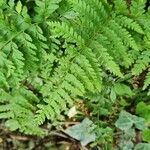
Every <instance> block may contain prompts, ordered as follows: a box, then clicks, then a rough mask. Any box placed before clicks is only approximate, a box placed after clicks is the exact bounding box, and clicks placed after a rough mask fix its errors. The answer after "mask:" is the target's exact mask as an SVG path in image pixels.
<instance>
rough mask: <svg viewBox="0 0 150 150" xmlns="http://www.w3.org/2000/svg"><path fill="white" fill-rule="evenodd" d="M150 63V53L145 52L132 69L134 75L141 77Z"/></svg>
mask: <svg viewBox="0 0 150 150" xmlns="http://www.w3.org/2000/svg"><path fill="white" fill-rule="evenodd" d="M149 63H150V51H149V50H146V51H143V52H142V54H141V55H140V56H139V57H138V59H137V61H136V63H135V65H134V67H133V68H132V74H133V75H139V74H141V73H142V71H143V70H145V69H146V68H147V66H148V64H149Z"/></svg>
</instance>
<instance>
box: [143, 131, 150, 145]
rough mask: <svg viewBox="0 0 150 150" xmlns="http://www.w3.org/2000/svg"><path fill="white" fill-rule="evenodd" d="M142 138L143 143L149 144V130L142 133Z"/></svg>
mask: <svg viewBox="0 0 150 150" xmlns="http://www.w3.org/2000/svg"><path fill="white" fill-rule="evenodd" d="M142 138H143V141H145V142H150V129H146V130H143V131H142Z"/></svg>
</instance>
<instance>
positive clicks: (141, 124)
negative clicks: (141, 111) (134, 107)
mask: <svg viewBox="0 0 150 150" xmlns="http://www.w3.org/2000/svg"><path fill="white" fill-rule="evenodd" d="M115 125H116V127H117V128H119V129H121V130H123V131H127V130H129V129H130V128H132V127H133V125H135V127H136V128H137V129H139V130H142V129H144V128H145V120H144V119H143V118H141V117H137V116H135V115H132V114H130V113H128V112H126V111H122V112H121V113H120V116H119V119H118V120H117V121H116V123H115Z"/></svg>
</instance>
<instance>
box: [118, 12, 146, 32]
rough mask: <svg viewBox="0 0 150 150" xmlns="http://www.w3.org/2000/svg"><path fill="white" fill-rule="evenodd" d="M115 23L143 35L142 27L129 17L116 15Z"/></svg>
mask: <svg viewBox="0 0 150 150" xmlns="http://www.w3.org/2000/svg"><path fill="white" fill-rule="evenodd" d="M115 21H116V22H118V23H119V24H120V25H121V26H123V27H125V28H127V29H130V30H133V31H135V32H137V33H139V34H144V31H143V29H142V27H141V26H140V25H139V24H138V23H137V22H136V21H135V20H133V19H131V18H129V17H126V16H123V15H118V16H116V17H115Z"/></svg>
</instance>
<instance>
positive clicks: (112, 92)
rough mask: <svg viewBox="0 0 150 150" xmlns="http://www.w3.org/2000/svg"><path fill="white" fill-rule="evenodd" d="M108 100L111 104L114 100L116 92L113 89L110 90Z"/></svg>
mask: <svg viewBox="0 0 150 150" xmlns="http://www.w3.org/2000/svg"><path fill="white" fill-rule="evenodd" d="M110 99H111V100H112V102H114V101H115V100H116V92H115V91H114V88H111V92H110Z"/></svg>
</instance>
